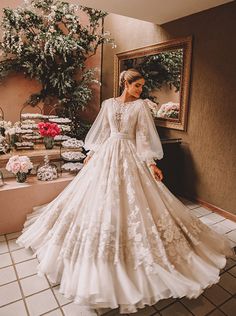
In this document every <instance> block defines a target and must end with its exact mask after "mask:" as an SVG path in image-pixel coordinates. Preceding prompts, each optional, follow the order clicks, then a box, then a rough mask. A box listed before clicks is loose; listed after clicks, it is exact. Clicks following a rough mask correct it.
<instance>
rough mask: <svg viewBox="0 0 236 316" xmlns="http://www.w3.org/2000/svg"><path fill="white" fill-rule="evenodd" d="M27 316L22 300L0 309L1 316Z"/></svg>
mask: <svg viewBox="0 0 236 316" xmlns="http://www.w3.org/2000/svg"><path fill="white" fill-rule="evenodd" d="M17 315H19V316H27V312H26V309H25V305H24V302H23V301H22V300H20V301H18V302H15V303H11V304H9V305H7V306H4V307H1V308H0V316H17Z"/></svg>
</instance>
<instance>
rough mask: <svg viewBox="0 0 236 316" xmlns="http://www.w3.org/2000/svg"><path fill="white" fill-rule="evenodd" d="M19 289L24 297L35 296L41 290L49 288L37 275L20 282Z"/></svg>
mask: <svg viewBox="0 0 236 316" xmlns="http://www.w3.org/2000/svg"><path fill="white" fill-rule="evenodd" d="M20 283H21V287H22V290H23V293H24V296H28V295H31V294H35V293H37V292H40V291H42V290H46V289H48V288H49V284H48V282H47V279H46V278H45V277H39V276H38V275H33V276H30V277H28V278H24V279H22V280H20Z"/></svg>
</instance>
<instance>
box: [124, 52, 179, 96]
mask: <svg viewBox="0 0 236 316" xmlns="http://www.w3.org/2000/svg"><path fill="white" fill-rule="evenodd" d="M182 63H183V50H182V49H176V50H173V51H166V52H161V53H158V54H154V55H151V56H146V57H143V58H138V59H128V60H126V61H125V62H124V64H125V68H126V69H128V68H137V69H138V70H139V71H140V73H142V75H143V76H144V79H145V86H144V88H143V93H142V97H143V98H147V97H148V98H149V99H150V98H151V97H150V96H149V93H150V92H151V91H152V90H154V89H160V88H161V87H162V86H163V85H164V84H168V85H169V86H170V88H171V87H172V86H174V87H175V91H176V92H178V91H179V89H180V79H181V71H182V66H183V65H182ZM155 101H156V100H155Z"/></svg>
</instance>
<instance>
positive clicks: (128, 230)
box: [17, 98, 233, 313]
mask: <svg viewBox="0 0 236 316" xmlns="http://www.w3.org/2000/svg"><path fill="white" fill-rule="evenodd" d="M85 148H86V149H89V150H90V153H89V155H90V156H91V159H90V160H89V162H88V163H87V164H86V165H84V167H83V168H82V170H81V171H80V172H79V174H78V175H77V176H76V177H75V178H74V179H73V181H72V182H71V183H70V184H69V185H68V186H67V187H66V188H65V189H64V190H63V191H62V192H61V193H60V194H59V195H58V196H57V198H55V199H54V200H53V201H52V202H50V203H49V204H46V205H43V206H40V207H38V208H35V209H34V212H33V213H32V214H31V215H29V216H28V217H27V220H26V222H25V225H24V230H23V233H22V235H21V236H20V237H19V238H18V240H17V243H18V244H20V245H23V246H24V247H26V248H28V247H30V248H32V249H33V251H34V252H35V253H36V255H37V257H38V259H39V262H40V263H39V265H38V272H39V274H46V275H47V277H48V278H49V280H50V281H51V282H53V283H60V292H61V293H62V294H64V295H65V296H66V297H67V298H70V299H73V301H74V302H75V303H78V304H80V305H84V306H90V307H92V308H106V307H110V308H117V307H118V306H119V307H120V313H134V312H136V311H137V308H142V307H144V305H145V304H147V305H152V304H154V303H156V302H157V301H158V300H160V299H164V298H168V297H183V296H187V297H189V298H196V297H197V296H199V295H200V294H201V293H202V291H203V289H205V288H206V287H209V286H211V285H212V284H214V283H216V282H218V281H219V271H220V269H221V268H223V267H224V265H225V263H226V259H225V256H232V255H233V251H232V249H231V245H230V243H229V241H228V240H227V239H226V238H225V237H223V236H221V235H219V234H218V233H216V232H215V231H213V230H211V229H210V228H208V227H207V226H206V225H204V224H203V223H202V222H201V221H200V220H199V219H198V218H196V217H195V216H193V215H192V214H191V213H190V212H189V209H188V208H187V207H186V206H185V205H184V204H183V203H182V202H181V201H180V200H179V199H177V198H176V197H175V196H174V195H173V194H172V193H171V192H170V191H169V190H168V189H167V187H166V186H165V185H164V184H163V183H162V182H161V181H156V180H155V179H154V178H153V176H152V174H151V172H150V169H149V168H148V164H150V162H152V160H153V158H154V159H161V158H162V156H163V152H162V146H161V143H160V139H159V136H158V134H157V131H156V128H155V125H154V122H153V119H152V115H151V112H150V108H149V101H148V100H141V99H139V100H136V101H133V102H128V103H125V104H122V103H121V102H120V101H118V100H117V99H115V98H111V99H108V100H106V101H104V102H103V104H102V107H101V110H100V112H99V114H98V116H97V118H96V120H95V122H94V124H93V125H92V127H91V129H90V131H89V132H88V134H87V136H86V139H85Z"/></svg>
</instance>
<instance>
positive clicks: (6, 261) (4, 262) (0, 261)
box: [0, 253, 12, 268]
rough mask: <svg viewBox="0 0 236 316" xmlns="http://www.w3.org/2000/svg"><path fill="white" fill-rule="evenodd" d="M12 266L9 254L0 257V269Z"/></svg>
mask: <svg viewBox="0 0 236 316" xmlns="http://www.w3.org/2000/svg"><path fill="white" fill-rule="evenodd" d="M11 264H12V261H11V256H10V254H9V253H4V254H2V255H0V268H2V267H6V266H10V265H11Z"/></svg>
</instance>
